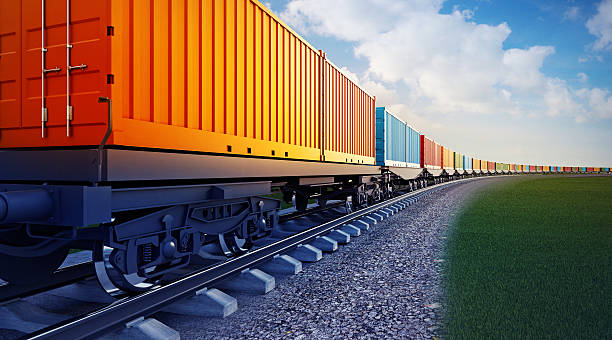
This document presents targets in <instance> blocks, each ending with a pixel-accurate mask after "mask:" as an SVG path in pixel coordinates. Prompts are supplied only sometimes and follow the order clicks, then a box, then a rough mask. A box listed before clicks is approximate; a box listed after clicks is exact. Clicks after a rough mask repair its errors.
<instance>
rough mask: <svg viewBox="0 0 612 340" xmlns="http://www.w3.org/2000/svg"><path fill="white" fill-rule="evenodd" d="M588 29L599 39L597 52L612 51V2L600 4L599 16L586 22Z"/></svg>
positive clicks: (604, 1)
mask: <svg viewBox="0 0 612 340" xmlns="http://www.w3.org/2000/svg"><path fill="white" fill-rule="evenodd" d="M586 27H587V28H588V29H589V32H590V33H591V34H593V35H594V36H596V37H597V40H596V41H595V44H594V45H593V49H594V50H595V51H603V50H612V0H603V1H602V2H600V3H599V5H598V6H597V14H595V16H593V17H591V18H590V19H589V20H588V21H587V22H586Z"/></svg>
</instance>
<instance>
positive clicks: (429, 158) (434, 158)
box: [420, 135, 442, 170]
mask: <svg viewBox="0 0 612 340" xmlns="http://www.w3.org/2000/svg"><path fill="white" fill-rule="evenodd" d="M420 156H421V168H427V169H434V170H439V169H442V146H441V145H439V144H438V143H436V142H434V141H433V140H431V139H429V138H427V137H425V135H421V152H420Z"/></svg>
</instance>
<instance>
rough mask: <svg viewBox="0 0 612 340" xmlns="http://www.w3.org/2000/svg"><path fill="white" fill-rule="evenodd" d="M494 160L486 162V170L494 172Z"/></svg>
mask: <svg viewBox="0 0 612 340" xmlns="http://www.w3.org/2000/svg"><path fill="white" fill-rule="evenodd" d="M495 164H496V163H495V162H491V161H489V162H487V170H489V173H495Z"/></svg>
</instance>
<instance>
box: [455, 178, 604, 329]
mask: <svg viewBox="0 0 612 340" xmlns="http://www.w3.org/2000/svg"><path fill="white" fill-rule="evenodd" d="M447 256H448V261H447V266H446V268H445V276H444V277H445V291H446V299H447V304H448V308H447V313H448V314H447V317H446V325H445V333H447V334H446V335H447V336H448V338H451V339H482V338H504V339H525V338H555V339H578V338H580V339H587V338H590V339H603V338H606V339H611V338H612V178H567V177H564V178H559V177H545V178H542V177H539V178H529V179H524V180H517V181H512V182H511V183H507V184H503V185H500V186H497V187H494V188H492V189H489V190H488V191H486V192H484V193H482V194H480V195H478V196H477V197H475V198H474V199H473V200H472V201H471V202H470V203H468V205H467V206H466V208H465V209H464V210H463V211H462V213H461V214H460V216H459V218H458V219H457V221H456V223H455V225H454V229H453V232H452V234H451V237H450V238H449V242H448V245H447Z"/></svg>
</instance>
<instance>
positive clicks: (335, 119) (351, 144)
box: [298, 57, 375, 164]
mask: <svg viewBox="0 0 612 340" xmlns="http://www.w3.org/2000/svg"><path fill="white" fill-rule="evenodd" d="M298 59H299V57H298ZM325 61H326V62H325V63H324V72H323V78H324V82H323V87H324V91H323V92H324V98H325V102H324V111H325V114H324V116H325V118H324V126H325V129H324V131H325V132H324V133H325V160H326V161H334V162H349V163H364V164H374V157H375V150H374V149H375V146H374V140H375V137H374V134H375V132H374V129H375V118H374V113H375V112H374V111H375V103H374V97H372V96H370V95H369V94H368V93H366V92H365V91H364V90H362V89H361V88H360V87H359V86H357V85H356V84H355V83H353V82H352V81H351V80H350V79H349V78H348V77H347V76H345V75H344V74H343V73H342V72H340V71H339V69H338V68H337V67H336V66H334V65H333V64H332V63H330V62H329V61H327V60H325ZM306 63H307V60H306V61H304V64H303V65H302V66H300V67H301V68H300V69H301V70H303V69H304V65H306ZM298 66H299V63H298ZM308 88H309V87H304V88H303V90H302V91H308ZM298 89H299V88H298ZM313 89H314V88H313ZM315 90H316V89H315ZM303 107H304V108H305V109H308V107H307V106H303ZM314 109H315V108H314V107H313V110H314ZM358 160H360V162H359V161H358Z"/></svg>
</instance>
